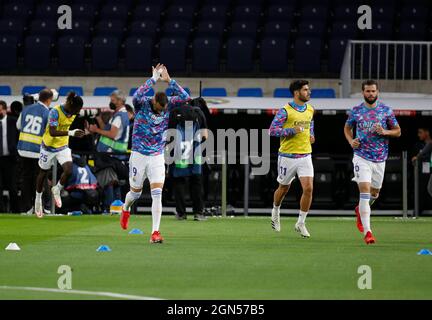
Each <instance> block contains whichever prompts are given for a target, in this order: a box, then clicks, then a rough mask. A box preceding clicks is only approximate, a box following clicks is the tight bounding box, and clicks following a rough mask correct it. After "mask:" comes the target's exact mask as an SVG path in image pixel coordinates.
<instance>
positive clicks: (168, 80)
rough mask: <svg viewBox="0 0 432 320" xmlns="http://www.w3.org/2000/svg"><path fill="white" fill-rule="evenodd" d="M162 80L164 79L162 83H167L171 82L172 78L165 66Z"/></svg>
mask: <svg viewBox="0 0 432 320" xmlns="http://www.w3.org/2000/svg"><path fill="white" fill-rule="evenodd" d="M161 79H162V81H165V82H170V81H171V77H170V75H169V73H168V69H167V68H166V67H165V66H164V67H163V70H162V75H161Z"/></svg>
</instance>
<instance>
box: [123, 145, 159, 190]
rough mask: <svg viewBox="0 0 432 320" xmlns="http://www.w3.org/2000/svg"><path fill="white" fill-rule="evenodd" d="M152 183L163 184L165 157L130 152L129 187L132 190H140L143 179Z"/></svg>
mask: <svg viewBox="0 0 432 320" xmlns="http://www.w3.org/2000/svg"><path fill="white" fill-rule="evenodd" d="M147 178H148V179H149V182H150V184H152V183H164V182H165V157H164V155H163V154H160V155H157V156H145V155H143V154H141V153H139V152H136V151H132V153H131V155H130V158H129V185H130V186H131V187H132V188H134V189H142V187H143V184H144V181H145V179H147Z"/></svg>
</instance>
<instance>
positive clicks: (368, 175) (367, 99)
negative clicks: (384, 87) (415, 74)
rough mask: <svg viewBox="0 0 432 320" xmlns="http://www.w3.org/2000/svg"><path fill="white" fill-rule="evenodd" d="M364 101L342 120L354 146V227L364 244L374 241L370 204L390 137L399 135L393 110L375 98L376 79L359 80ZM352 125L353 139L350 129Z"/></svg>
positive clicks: (377, 189) (375, 195) (378, 186)
mask: <svg viewBox="0 0 432 320" xmlns="http://www.w3.org/2000/svg"><path fill="white" fill-rule="evenodd" d="M362 91H363V97H364V102H363V103H362V104H360V105H359V106H356V107H354V108H352V110H351V111H350V113H349V116H348V119H347V121H346V123H345V127H344V133H345V138H346V139H347V140H348V143H349V144H350V145H351V147H352V148H353V150H354V157H353V160H352V161H353V165H354V178H353V181H355V182H357V184H358V188H359V191H360V201H359V205H358V206H357V207H356V208H355V213H356V217H357V228H358V229H359V231H360V232H362V233H363V234H364V240H365V242H366V244H371V243H375V241H376V240H375V238H374V236H373V235H372V230H371V226H370V214H371V208H370V206H371V205H372V204H373V203H374V202H375V200H376V199H377V198H378V195H379V192H380V189H381V186H382V182H383V179H384V170H385V161H386V160H387V155H388V143H389V138H390V137H400V135H401V128H400V127H399V124H398V122H397V120H396V117H395V115H394V113H393V110H392V109H391V108H390V107H389V106H386V105H385V104H384V103H382V102H381V101H378V95H379V91H378V83H377V82H376V81H375V80H367V81H364V82H363V83H362ZM354 128H355V129H356V137H355V139H354V135H353V129H354Z"/></svg>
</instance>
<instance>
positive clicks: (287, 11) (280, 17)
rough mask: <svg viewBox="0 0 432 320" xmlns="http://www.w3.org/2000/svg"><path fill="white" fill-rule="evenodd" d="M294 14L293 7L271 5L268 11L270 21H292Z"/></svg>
mask: <svg viewBox="0 0 432 320" xmlns="http://www.w3.org/2000/svg"><path fill="white" fill-rule="evenodd" d="M293 13H294V6H293V5H283V4H282V5H271V6H270V7H269V9H268V13H267V16H268V20H269V21H290V20H292V17H293Z"/></svg>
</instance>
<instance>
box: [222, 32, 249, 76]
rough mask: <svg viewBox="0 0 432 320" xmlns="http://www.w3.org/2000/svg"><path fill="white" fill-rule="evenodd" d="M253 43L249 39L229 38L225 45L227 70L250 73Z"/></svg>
mask: <svg viewBox="0 0 432 320" xmlns="http://www.w3.org/2000/svg"><path fill="white" fill-rule="evenodd" d="M253 49H254V42H253V40H252V39H250V38H238V37H234V38H230V39H229V40H228V45H227V70H228V71H233V72H239V71H243V72H246V71H252V68H253Z"/></svg>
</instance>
